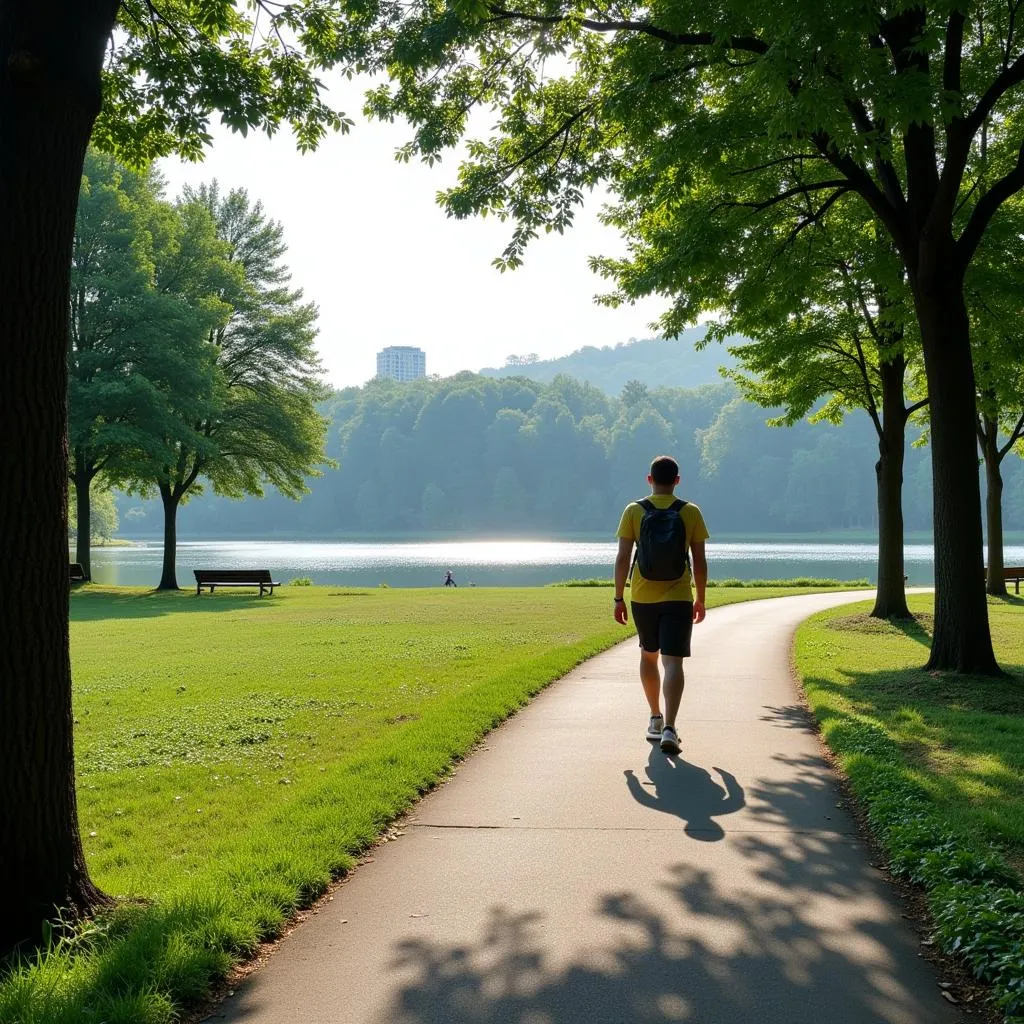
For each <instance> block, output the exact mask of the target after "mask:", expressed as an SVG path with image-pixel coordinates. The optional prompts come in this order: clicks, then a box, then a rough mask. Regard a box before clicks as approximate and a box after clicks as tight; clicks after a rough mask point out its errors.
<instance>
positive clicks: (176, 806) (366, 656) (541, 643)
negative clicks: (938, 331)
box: [0, 586, 794, 1024]
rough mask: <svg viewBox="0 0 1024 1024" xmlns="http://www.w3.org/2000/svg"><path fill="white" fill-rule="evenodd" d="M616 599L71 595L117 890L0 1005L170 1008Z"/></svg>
mask: <svg viewBox="0 0 1024 1024" xmlns="http://www.w3.org/2000/svg"><path fill="white" fill-rule="evenodd" d="M779 592H780V591H770V590H756V591H742V590H735V591H727V592H722V593H716V594H714V595H711V596H710V599H709V603H710V604H711V605H715V604H724V603H728V602H732V601H739V600H751V599H755V598H760V597H765V596H771V595H773V594H777V593H779ZM785 592H786V593H793V592H794V591H793V590H790V589H787V590H786V591H785ZM610 607H611V602H610V601H609V599H608V595H607V593H606V592H602V591H600V590H589V589H586V588H584V589H579V590H575V589H558V588H535V589H518V590H502V589H488V588H473V589H469V588H465V589H460V590H443V589H437V590H401V589H391V588H379V589H373V590H357V589H348V588H343V587H337V588H332V587H288V588H285V589H284V590H283V591H279V592H278V593H277V594H275V595H274V597H272V598H270V597H264V598H259V597H256V596H255V595H253V596H248V595H239V594H217V595H215V596H213V597H210V596H208V595H204V596H203V597H201V598H196V597H195V596H194V595H193V594H186V593H166V594H160V593H153V592H145V591H139V590H128V589H119V588H101V587H94V586H85V587H83V588H81V589H79V590H76V592H75V593H74V595H73V596H72V599H71V617H72V630H71V636H72V660H73V668H74V685H75V693H74V709H75V723H76V758H77V772H78V796H79V814H80V820H81V822H82V831H83V841H84V844H85V849H86V855H87V858H88V863H89V869H90V872H91V874H92V875H93V877H94V878H95V879H96V880H97V881H98V883H99V884H100V886H101V887H102V888H103V889H104V890H105V891H107V892H108V893H111V894H113V895H116V896H117V897H119V898H121V899H122V901H123V902H122V904H121V906H120V907H119V908H118V909H117V910H116V911H115V912H114V913H113V914H111V915H108V916H107V917H105V918H101V919H100V920H99V921H97V922H96V923H95V924H93V925H91V926H90V927H88V928H86V929H84V930H80V931H78V932H69V933H68V934H64V935H61V934H59V933H56V932H55V933H54V934H53V936H52V941H51V945H50V948H49V950H48V951H47V952H46V953H45V954H44V955H42V956H41V957H40V958H37V959H36V960H34V961H28V960H26V961H25V962H23V963H21V964H19V965H17V966H15V967H14V968H13V969H12V970H10V971H8V973H7V974H6V975H5V976H4V977H3V978H2V980H0V1020H2V1021H3V1022H4V1024H43V1022H45V1024H84V1022H86V1021H88V1022H90V1024H95V1022H96V1021H104V1022H108V1024H115V1022H124V1024H127V1022H131V1024H161V1022H168V1021H171V1020H173V1019H175V1014H176V1013H177V1012H178V1011H179V1010H180V1008H181V1007H182V1006H183V1005H186V1004H188V1003H189V1002H190V1001H192V1000H195V999H196V998H197V997H199V996H200V995H201V994H202V993H203V992H204V991H206V989H207V987H208V985H209V983H210V981H211V980H212V979H214V978H216V977H218V976H222V975H223V974H224V973H225V972H226V971H227V970H228V968H229V967H230V964H231V962H232V960H233V959H234V958H237V957H240V956H245V955H246V954H247V953H248V952H250V951H252V950H253V949H254V948H255V947H256V945H257V943H258V942H259V941H260V940H261V939H263V938H266V937H269V936H273V935H275V934H277V933H278V932H279V930H280V929H281V927H282V925H283V924H284V922H285V921H286V920H287V918H288V916H289V915H290V914H292V913H293V912H294V911H295V910H296V909H297V908H298V907H300V906H302V905H304V904H308V903H309V902H310V901H311V900H312V899H314V898H315V897H316V896H317V895H318V894H320V893H321V892H322V891H323V890H324V888H325V887H326V886H327V884H328V882H329V881H330V879H331V877H332V876H334V875H337V874H338V873H340V872H343V871H344V870H346V869H347V868H349V867H351V866H352V865H353V863H354V862H355V859H356V857H357V856H358V854H359V852H360V851H361V850H364V849H365V848H366V847H367V846H368V845H369V844H370V843H372V842H373V841H374V839H375V837H376V836H378V835H379V834H380V833H381V831H382V830H383V829H384V828H385V827H386V825H387V823H388V822H389V821H390V820H392V819H393V818H394V817H395V815H396V814H398V813H400V812H401V811H402V809H403V808H405V807H407V806H408V805H409V804H410V803H411V802H412V801H413V800H414V799H415V798H416V797H417V795H418V794H419V793H421V792H422V791H423V790H424V789H426V788H428V787H429V786H430V785H431V784H432V783H433V782H435V781H436V780H437V779H438V778H439V777H440V776H441V775H443V774H444V772H445V770H446V769H447V768H448V767H449V766H450V765H451V764H452V763H453V761H454V760H455V759H457V758H458V757H459V756H460V755H462V754H464V753H465V752H466V751H467V750H468V749H469V748H470V747H471V746H472V745H473V743H474V742H475V741H476V740H477V739H479V737H480V736H482V735H483V734H484V733H485V732H486V731H487V730H488V729H490V728H491V727H492V726H494V725H495V724H496V723H497V722H499V721H501V720H502V719H503V718H504V717H506V716H507V715H508V714H510V713H511V712H513V711H514V710H515V709H516V708H518V707H519V706H521V705H522V704H523V703H524V702H525V701H526V700H527V699H528V698H529V696H530V695H531V694H533V693H536V692H537V691H538V690H540V689H541V688H542V687H543V686H544V685H545V684H547V683H548V682H550V681H551V680H553V679H555V678H557V677H558V676H560V675H562V674H564V673H565V672H566V671H568V670H569V669H570V668H572V667H573V666H574V665H575V664H577V663H578V662H580V661H582V660H583V659H584V658H586V657H588V656H590V655H592V654H595V653H597V652H598V651H600V650H602V649H604V648H606V647H608V646H610V645H611V644H613V643H615V642H616V641H619V640H622V639H624V638H626V637H628V636H629V634H628V633H627V632H626V631H625V630H623V629H622V628H621V627H620V626H617V625H616V624H615V623H614V622H613V621H612V617H611V612H610Z"/></svg>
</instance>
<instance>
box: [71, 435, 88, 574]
mask: <svg viewBox="0 0 1024 1024" xmlns="http://www.w3.org/2000/svg"><path fill="white" fill-rule="evenodd" d="M73 479H74V482H75V498H76V502H75V561H76V562H78V563H79V564H80V565H81V566H82V568H83V569H84V570H85V577H86V579H92V553H91V552H92V544H91V541H92V507H91V505H90V494H91V489H92V476H91V474H90V473H89V467H88V466H87V465H86V464H85V460H84V459H83V458H82V456H81V455H80V454H79V453H78V452H76V453H75V472H74V475H73Z"/></svg>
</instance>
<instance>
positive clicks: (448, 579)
mask: <svg viewBox="0 0 1024 1024" xmlns="http://www.w3.org/2000/svg"><path fill="white" fill-rule="evenodd" d="M444 585H445V586H446V587H457V586H458V583H456V582H455V577H454V576H453V575H452V571H451V569H449V570H448V571H447V572H446V573H445V574H444Z"/></svg>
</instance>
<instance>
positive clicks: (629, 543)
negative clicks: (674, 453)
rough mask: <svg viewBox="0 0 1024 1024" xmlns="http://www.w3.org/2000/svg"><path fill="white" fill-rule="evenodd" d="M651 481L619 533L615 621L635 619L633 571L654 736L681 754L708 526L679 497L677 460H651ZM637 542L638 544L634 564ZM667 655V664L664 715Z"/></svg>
mask: <svg viewBox="0 0 1024 1024" xmlns="http://www.w3.org/2000/svg"><path fill="white" fill-rule="evenodd" d="M647 482H648V483H649V484H650V485H651V494H649V495H648V496H647V497H646V498H643V499H641V500H640V501H633V502H630V503H629V504H628V505H627V506H626V508H625V511H624V512H623V513H622V519H621V520H620V521H619V529H618V532H617V534H616V535H617V536H618V538H619V551H618V554H617V555H616V557H615V621H616V622H619V623H621V624H622V625H626V623H627V622H628V621H629V615H628V613H627V611H626V599H625V596H624V595H625V590H626V580H627V577H630V576H631V577H632V580H631V582H630V599H629V603H630V607H631V608H632V609H633V622H634V623H635V625H636V631H637V635H638V636H639V638H640V682H641V684H642V685H643V688H644V696H645V697H646V698H647V703H648V704H649V705H650V708H651V720H650V722H649V723H648V725H647V738H648V739H649V740H653V741H654V742H658V743H660V744H661V749H662V750H663V751H664V752H665V753H666V754H678V753H679V750H680V747H679V734H678V733H677V732H676V715H677V714H678V712H679V704H680V702H681V701H682V699H683V685H684V679H683V658H688V657H689V656H690V634H691V633H692V631H693V624H694V623H695V622H703V621H704V615H705V609H704V597H705V587H706V586H707V581H708V563H707V558H706V556H705V553H704V542H705V541H706V540H707V539H708V529H707V527H706V526H705V525H704V517H703V516H702V515H701V514H700V509H699V508H697V506H696V505H694V504H693V503H692V502H688V501H683V500H682V499H681V498H677V497H676V496H675V493H674V492H675V489H676V486H677V485H678V483H679V464H678V463H677V462H676V460H675V459H673V458H670V457H669V456H668V455H659V456H658V457H657V458H656V459H655V460H654V461H653V462H652V463H651V472H650V475H649V476H648V477H647ZM634 545H636V549H637V550H636V557H635V558H634V559H633V564H632V568H631V567H630V556H631V555H632V552H633V546H634ZM691 554H692V555H693V566H692V568H691V565H690V555H691ZM694 583H695V584H696V587H697V597H696V600H694V596H693V587H692V584H694ZM659 654H660V655H661V667H662V669H663V670H664V694H665V713H664V715H662V712H661V691H662V687H663V680H662V678H661V673H660V672H659V670H658V655H659Z"/></svg>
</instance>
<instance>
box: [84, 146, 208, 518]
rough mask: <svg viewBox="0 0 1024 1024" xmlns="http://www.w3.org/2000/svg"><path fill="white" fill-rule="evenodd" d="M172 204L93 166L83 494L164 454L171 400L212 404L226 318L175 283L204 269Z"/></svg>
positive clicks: (95, 162)
mask: <svg viewBox="0 0 1024 1024" xmlns="http://www.w3.org/2000/svg"><path fill="white" fill-rule="evenodd" d="M161 192H162V185H161V182H160V181H159V179H158V178H157V177H156V176H155V175H153V174H152V173H145V174H133V173H132V172H130V171H128V170H126V169H124V168H123V167H120V166H118V165H117V164H116V163H115V162H114V161H113V160H111V159H110V158H109V157H104V156H101V155H99V154H97V153H95V152H94V151H92V150H90V151H89V152H88V153H87V154H86V161H85V170H84V174H83V177H82V189H81V195H80V198H79V204H78V213H77V221H76V230H75V239H74V248H73V251H72V264H71V302H70V322H69V337H68V407H69V425H68V441H69V447H70V449H71V459H70V465H69V472H70V474H71V477H72V479H73V481H74V483H75V487H76V490H77V489H79V488H82V487H88V486H89V484H90V482H91V481H92V480H94V479H95V477H96V475H97V474H98V473H101V472H102V473H103V474H104V476H105V477H106V479H107V480H109V481H112V482H115V483H117V482H125V481H128V480H130V479H131V477H132V474H133V472H134V471H135V469H136V467H137V465H138V463H139V462H140V461H141V460H142V459H144V458H147V457H150V456H152V455H153V454H154V453H155V452H159V451H160V450H161V448H162V441H163V436H164V434H165V432H166V430H167V427H168V424H169V422H170V421H171V419H172V417H171V413H170V396H171V394H172V393H173V392H174V391H181V392H183V393H185V394H195V393H201V392H202V391H203V389H204V387H205V384H206V381H207V375H206V372H205V356H204V352H203V334H204V332H205V331H206V330H208V329H209V328H210V326H212V324H213V323H214V322H215V320H216V318H217V317H218V316H219V315H221V312H222V308H221V306H220V304H219V303H218V302H217V300H216V298H215V297H214V296H213V295H212V294H210V293H209V292H208V293H207V294H203V293H202V292H201V291H199V290H197V289H196V288H194V287H192V288H190V287H188V286H187V283H186V282H185V280H184V279H183V275H181V274H178V273H176V271H175V268H177V267H180V266H192V265H193V264H194V263H195V247H194V246H193V245H192V237H191V234H190V233H189V232H188V231H187V230H186V229H185V228H184V226H183V225H182V223H181V221H180V220H179V218H178V217H177V216H176V214H175V212H174V210H173V209H172V208H171V206H170V205H169V204H168V203H166V202H164V201H163V200H162V198H161ZM108 518H109V517H108Z"/></svg>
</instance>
